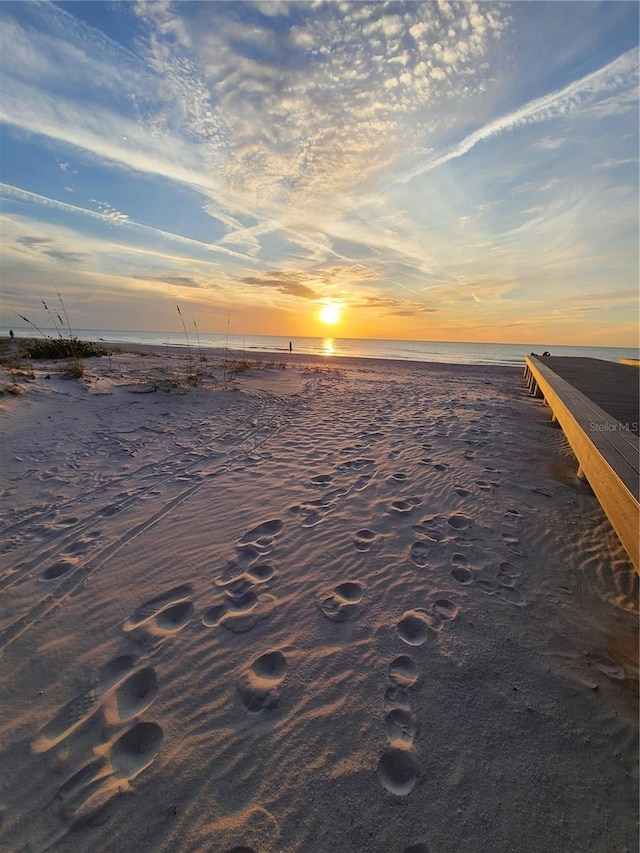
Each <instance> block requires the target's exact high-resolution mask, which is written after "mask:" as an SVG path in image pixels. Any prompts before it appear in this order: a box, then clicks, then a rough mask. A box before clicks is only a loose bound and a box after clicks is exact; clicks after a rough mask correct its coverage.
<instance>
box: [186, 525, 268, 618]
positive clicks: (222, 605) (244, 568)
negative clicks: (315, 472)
mask: <svg viewBox="0 0 640 853" xmlns="http://www.w3.org/2000/svg"><path fill="white" fill-rule="evenodd" d="M283 527H284V525H283V522H282V521H281V520H280V519H279V518H274V519H271V520H270V521H264V522H262V524H258V525H257V526H256V527H253V528H251V530H249V531H247V533H245V534H244V535H243V536H241V537H240V538H239V539H238V542H237V544H236V547H235V550H236V559H235V560H230V561H229V562H228V563H227V565H226V567H225V569H224V570H223V572H222V576H221V577H220V578H218V580H216V585H217V586H218V587H221V588H222V589H223V590H224V592H223V595H222V596H221V597H220V598H219V599H218V600H217V601H216V602H215V603H214V604H213V605H212V606H211V607H209V608H208V609H207V610H206V611H205V613H204V615H203V617H202V624H203V625H205V627H207V628H215V627H217V626H220V627H222V628H226V630H228V631H231V632H232V633H234V634H245V633H246V632H247V631H250V630H251V629H252V628H253V627H255V625H257V624H258V623H259V622H261V621H263V620H264V619H268V618H269V617H270V616H271V615H272V614H273V611H274V609H275V606H276V603H277V602H276V599H275V598H274V596H273V595H269V594H267V593H265V592H264V589H267V588H268V586H267V583H268V581H270V580H271V578H272V577H273V575H274V570H273V567H272V566H271V565H269V564H268V563H263V562H259V561H260V560H261V559H262V558H263V557H264V556H265V555H267V554H270V553H271V551H272V550H273V540H274V539H275V537H276V536H278V535H279V534H280V533H281V532H282V529H283ZM263 587H264V589H263Z"/></svg>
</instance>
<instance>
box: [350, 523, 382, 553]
mask: <svg viewBox="0 0 640 853" xmlns="http://www.w3.org/2000/svg"><path fill="white" fill-rule="evenodd" d="M353 538H354V540H355V546H356V548H357V549H358V551H368V550H369V549H370V548H371V545H372V544H373V542H374V541H375V540H376V539H377V538H378V534H377V533H374V532H373V530H369V528H368V527H363V528H362V529H361V530H356V532H355V534H354V537H353Z"/></svg>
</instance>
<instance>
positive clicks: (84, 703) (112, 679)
mask: <svg viewBox="0 0 640 853" xmlns="http://www.w3.org/2000/svg"><path fill="white" fill-rule="evenodd" d="M135 663H136V658H135V657H134V656H133V655H122V656H120V657H117V658H114V660H112V661H110V662H109V663H108V664H107V665H106V666H105V667H103V669H102V672H101V673H100V675H99V676H98V678H97V679H96V682H95V684H94V685H93V687H92V688H91V689H89V690H87V691H86V692H85V693H81V694H80V695H79V696H75V697H74V698H73V699H72V700H71V701H70V702H67V704H66V705H63V706H62V708H60V710H59V711H58V713H57V714H56V715H55V717H54V718H53V719H52V720H51V721H50V722H49V723H47V725H46V726H44V728H42V729H41V730H40V731H39V732H38V734H37V736H36V738H35V740H34V742H33V744H32V747H31V748H32V749H33V751H34V752H36V753H40V752H46V751H47V750H49V749H51V748H52V747H54V746H56V745H57V744H59V743H60V742H61V741H62V740H64V739H65V738H67V737H68V736H69V735H70V734H71V733H72V732H74V731H75V730H76V729H77V728H79V726H80V725H82V723H84V722H85V721H86V720H88V719H89V717H91V716H92V715H93V714H94V713H95V712H96V711H97V710H98V708H100V706H101V705H102V704H103V702H104V701H105V699H106V698H107V695H108V693H109V691H110V690H111V689H112V688H114V687H115V686H117V685H118V684H119V683H120V682H121V681H123V680H124V679H125V678H126V676H127V674H128V673H129V672H131V670H132V669H133V667H134V665H135Z"/></svg>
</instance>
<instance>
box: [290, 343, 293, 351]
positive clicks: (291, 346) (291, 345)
mask: <svg viewBox="0 0 640 853" xmlns="http://www.w3.org/2000/svg"><path fill="white" fill-rule="evenodd" d="M289 352H293V344H292V343H291V341H289Z"/></svg>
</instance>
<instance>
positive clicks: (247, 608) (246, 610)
mask: <svg viewBox="0 0 640 853" xmlns="http://www.w3.org/2000/svg"><path fill="white" fill-rule="evenodd" d="M276 604H277V600H276V598H275V597H274V596H273V595H269V594H268V593H260V594H259V595H258V594H257V593H256V592H255V591H254V588H253V585H250V587H245V586H244V580H243V581H242V585H241V584H239V583H238V582H232V584H231V588H230V589H228V590H226V592H225V595H224V596H223V598H222V599H221V600H219V602H218V603H216V604H214V605H213V606H212V607H210V608H209V609H208V610H206V611H205V613H204V615H203V617H202V624H203V625H205V626H206V627H207V628H215V627H218V626H219V627H221V628H225V629H226V630H227V631H231V633H232V634H246V633H247V631H251V629H252V628H254V627H255V626H256V625H257V624H258V623H259V622H262V621H263V620H265V619H268V618H269V617H270V616H272V615H273V611H274V609H275V606H276Z"/></svg>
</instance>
